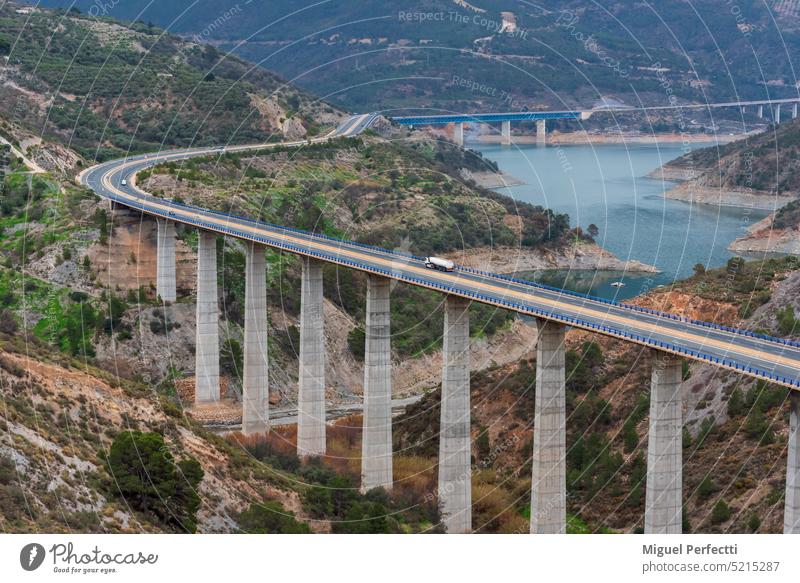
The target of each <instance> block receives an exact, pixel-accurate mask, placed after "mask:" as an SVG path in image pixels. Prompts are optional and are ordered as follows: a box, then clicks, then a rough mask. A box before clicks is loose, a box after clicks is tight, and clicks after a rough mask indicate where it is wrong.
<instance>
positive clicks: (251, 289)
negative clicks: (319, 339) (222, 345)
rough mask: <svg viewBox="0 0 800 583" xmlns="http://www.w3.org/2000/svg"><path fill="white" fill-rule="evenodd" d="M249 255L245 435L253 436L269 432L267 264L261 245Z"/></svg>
mask: <svg viewBox="0 0 800 583" xmlns="http://www.w3.org/2000/svg"><path fill="white" fill-rule="evenodd" d="M246 253H247V255H246V258H245V261H246V263H245V274H244V373H243V376H242V433H244V434H245V435H250V434H253V433H264V432H265V431H267V430H268V429H269V360H268V356H267V281H266V280H267V263H266V259H265V257H264V248H263V247H261V246H260V245H256V244H255V243H250V244H248V246H247V251H246Z"/></svg>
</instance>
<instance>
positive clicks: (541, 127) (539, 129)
mask: <svg viewBox="0 0 800 583" xmlns="http://www.w3.org/2000/svg"><path fill="white" fill-rule="evenodd" d="M546 143H547V122H546V121H545V120H543V119H537V120H536V145H537V146H544V145H545V144H546Z"/></svg>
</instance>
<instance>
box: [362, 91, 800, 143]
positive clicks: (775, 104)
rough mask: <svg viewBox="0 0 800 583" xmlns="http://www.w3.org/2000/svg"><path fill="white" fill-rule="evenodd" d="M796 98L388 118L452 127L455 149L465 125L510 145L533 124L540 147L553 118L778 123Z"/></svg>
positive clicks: (407, 123) (402, 122)
mask: <svg viewBox="0 0 800 583" xmlns="http://www.w3.org/2000/svg"><path fill="white" fill-rule="evenodd" d="M798 102H800V99H798V98H791V99H771V100H770V99H765V100H759V101H730V102H724V103H706V104H697V105H695V104H689V105H685V104H683V105H659V106H652V107H604V108H600V109H590V110H575V111H516V112H506V113H473V114H465V113H456V114H442V115H412V116H400V117H392V118H390V119H391V120H392V121H393V122H395V123H397V124H400V125H404V126H410V127H414V126H431V125H444V124H455V133H454V136H453V137H454V140H455V142H456V144H458V145H459V146H463V145H464V124H467V123H498V122H499V123H500V143H501V144H505V145H509V144H511V122H520V121H535V122H536V143H537V145H544V144H545V142H546V140H547V137H546V136H547V121H548V120H554V119H573V120H587V119H589V118H590V117H591V116H592V115H593V114H595V113H602V112H609V113H625V112H631V111H644V112H647V111H677V110H692V109H694V110H698V109H699V110H703V109H718V108H730V107H735V108H739V109H740V110H741V111H742V113H744V112H745V110H746V109H747V108H748V107H754V108H755V112H756V116H757V117H758V118H759V119H763V118H764V106H765V105H766V106H767V107H771V108H772V116H771V117H772V121H773V122H774V123H776V124H779V123H781V106H782V105H786V106H787V107H788V106H791V108H792V110H791V111H792V119H795V118H796V117H797V106H798ZM370 123H372V122H370Z"/></svg>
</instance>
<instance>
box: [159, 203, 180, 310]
mask: <svg viewBox="0 0 800 583" xmlns="http://www.w3.org/2000/svg"><path fill="white" fill-rule="evenodd" d="M156 222H157V228H158V231H157V235H156V294H158V296H159V297H160V298H161V301H163V302H174V301H175V300H176V299H177V291H176V288H177V285H176V282H175V223H173V222H172V221H167V220H165V219H157V220H156Z"/></svg>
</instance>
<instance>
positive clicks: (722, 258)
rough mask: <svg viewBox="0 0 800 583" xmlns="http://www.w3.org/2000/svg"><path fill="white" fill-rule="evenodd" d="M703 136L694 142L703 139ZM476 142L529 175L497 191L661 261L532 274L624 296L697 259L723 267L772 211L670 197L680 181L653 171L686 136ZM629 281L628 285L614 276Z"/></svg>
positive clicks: (625, 254)
mask: <svg viewBox="0 0 800 583" xmlns="http://www.w3.org/2000/svg"><path fill="white" fill-rule="evenodd" d="M703 146H704V144H697V145H694V146H693V147H695V148H699V147H703ZM469 147H470V148H472V149H474V150H477V151H479V152H481V153H482V154H483V155H484V157H486V158H488V159H490V160H493V161H495V162H497V164H498V166H499V167H500V169H501V170H503V171H504V172H506V173H507V174H510V175H512V176H514V177H515V178H518V179H520V180H522V181H524V182H525V184H524V185H520V186H508V187H505V188H500V189H498V192H503V193H505V194H509V195H510V196H512V197H513V198H514V199H515V200H519V201H525V202H530V203H533V204H537V205H541V206H543V207H546V208H551V209H553V210H554V211H555V212H559V213H567V214H569V218H570V223H571V225H572V226H576V225H580V226H581V227H583V229H584V230H586V228H587V227H588V226H589V225H590V224H595V225H597V227H598V228H599V231H600V232H599V234H598V235H597V236H596V237H595V240H596V241H597V243H598V244H600V245H601V246H603V247H605V248H606V249H608V250H609V251H611V252H613V253H614V254H615V255H617V256H618V257H619V258H621V259H636V260H639V261H641V262H643V263H647V264H650V265H655V266H656V267H657V268H658V269H659V271H660V273H658V274H640V273H639V274H637V273H632V272H631V273H624V274H623V273H609V272H588V273H587V272H579V271H573V272H539V273H533V274H525V275H526V277H527V278H528V279H535V280H536V281H540V282H542V283H548V284H550V285H557V286H559V287H560V286H563V287H565V288H567V289H572V290H574V291H580V292H583V293H590V294H591V295H595V296H600V297H605V298H616V299H625V298H629V297H633V296H635V295H638V294H640V293H643V292H645V291H647V290H648V289H651V288H653V287H656V286H658V285H664V284H668V283H671V282H673V281H675V280H676V279H682V278H685V277H688V276H690V275H691V274H692V272H693V269H692V268H693V266H694V265H695V264H697V263H702V264H703V265H705V266H706V267H707V268H713V267H720V266H722V265H724V264H725V262H726V261H727V260H728V259H729V258H730V257H731V256H732V254H731V253H730V252H729V251H728V250H727V247H728V245H729V244H730V242H731V241H733V240H734V239H735V238H736V237H738V236H740V235H742V234H743V233H744V232H745V229H746V228H747V227H748V225H750V224H752V223H754V222H756V221H758V220H760V219H761V218H763V217H764V216H766V213H764V212H762V211H754V210H752V209H736V208H728V207H715V206H710V205H702V204H690V203H685V202H681V201H676V200H669V199H666V198H664V193H665V192H666V191H667V190H669V189H670V188H671V187H672V186H674V183H671V182H664V181H662V180H657V179H652V178H647V176H646V175H647V174H648V173H649V172H650V171H652V170H654V169H656V168H658V167H659V166H661V165H662V164H664V163H666V162H668V161H669V160H672V159H674V158H677V157H678V156H680V155H681V154H683V153H685V150H684V149H683V147H682V146H681V145H680V144H660V145H645V144H632V145H631V144H629V145H575V146H571V145H569V146H547V147H537V146H535V145H530V146H529V145H519V146H516V145H515V146H510V147H509V146H500V145H495V144H482V143H472V144H469ZM614 281H622V282H623V283H625V286H624V287H613V286H611V285H610V284H611V282H614Z"/></svg>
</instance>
